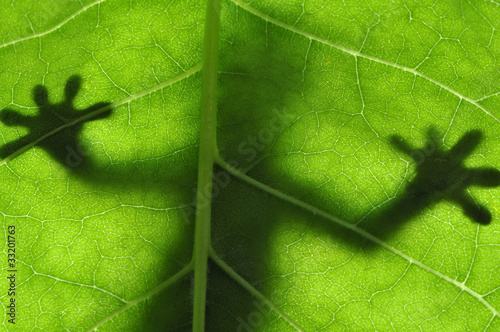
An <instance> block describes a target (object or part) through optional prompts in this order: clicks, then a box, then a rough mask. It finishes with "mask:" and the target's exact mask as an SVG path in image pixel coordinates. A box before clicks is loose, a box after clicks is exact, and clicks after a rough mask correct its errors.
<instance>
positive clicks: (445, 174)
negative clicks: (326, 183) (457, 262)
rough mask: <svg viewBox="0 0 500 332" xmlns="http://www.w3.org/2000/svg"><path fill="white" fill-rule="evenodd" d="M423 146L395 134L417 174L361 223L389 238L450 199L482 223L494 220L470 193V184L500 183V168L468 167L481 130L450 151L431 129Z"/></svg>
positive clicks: (396, 143)
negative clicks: (467, 163) (398, 193)
mask: <svg viewBox="0 0 500 332" xmlns="http://www.w3.org/2000/svg"><path fill="white" fill-rule="evenodd" d="M427 136H428V138H427V141H426V143H425V145H424V147H422V148H413V147H411V146H410V145H409V144H408V143H406V141H405V140H404V139H403V138H402V137H400V136H391V137H390V138H389V140H390V143H391V145H392V147H393V148H394V149H396V150H397V151H398V153H403V154H404V155H405V156H404V157H403V158H408V157H409V158H410V160H409V163H413V164H414V165H415V174H414V175H413V178H412V179H411V180H410V181H409V183H408V184H407V185H406V186H405V188H404V189H403V192H402V193H401V194H400V195H397V196H396V197H395V198H393V199H392V200H390V201H388V202H387V203H386V204H381V206H380V207H379V208H377V209H374V210H373V211H372V212H370V213H369V214H367V215H366V216H364V217H363V218H362V220H361V221H360V222H358V226H360V227H361V228H363V229H365V230H366V231H368V232H369V233H370V234H372V235H375V236H376V237H378V238H379V239H381V240H385V239H386V238H388V237H389V236H391V234H393V233H394V232H395V231H397V230H398V228H399V227H400V226H401V225H402V224H403V223H404V222H405V221H408V220H411V219H413V218H415V217H417V216H418V215H420V214H422V213H423V212H424V211H425V210H427V209H429V208H433V207H434V206H436V205H437V204H438V203H439V202H441V201H447V202H449V203H451V204H453V205H455V206H457V207H458V208H460V209H461V210H462V212H463V214H464V216H465V217H467V218H468V219H469V220H470V221H472V222H475V223H478V224H480V225H488V224H490V223H491V220H492V215H491V213H490V211H489V210H488V209H487V208H486V207H484V206H483V205H481V204H479V203H478V202H477V201H476V200H475V199H474V197H473V196H472V195H471V194H470V192H469V188H470V187H483V188H494V187H498V186H500V171H499V170H497V169H495V168H492V167H478V168H467V167H466V166H465V165H464V161H465V159H466V158H467V157H469V156H470V154H471V153H472V152H473V151H474V150H475V149H476V148H477V146H478V145H479V143H480V142H481V139H482V136H483V135H482V133H481V132H480V131H479V130H471V131H468V132H466V133H465V134H464V135H463V136H462V137H461V138H460V139H459V140H458V142H457V143H456V144H455V145H454V146H452V147H451V148H450V149H449V150H444V149H443V144H442V143H441V144H440V143H439V142H441V140H440V139H439V134H438V132H437V130H436V129H435V128H432V127H431V128H430V129H429V130H428V133H427Z"/></svg>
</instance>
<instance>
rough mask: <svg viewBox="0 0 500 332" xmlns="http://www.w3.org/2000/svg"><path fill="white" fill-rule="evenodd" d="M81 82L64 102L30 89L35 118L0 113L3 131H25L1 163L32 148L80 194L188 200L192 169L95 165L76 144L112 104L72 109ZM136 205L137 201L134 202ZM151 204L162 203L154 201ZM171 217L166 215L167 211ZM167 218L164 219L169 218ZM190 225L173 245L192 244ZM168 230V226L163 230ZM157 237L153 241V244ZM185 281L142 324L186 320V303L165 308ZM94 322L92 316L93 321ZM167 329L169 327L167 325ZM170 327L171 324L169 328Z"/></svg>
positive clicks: (176, 260) (175, 259)
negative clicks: (62, 171) (58, 168)
mask: <svg viewBox="0 0 500 332" xmlns="http://www.w3.org/2000/svg"><path fill="white" fill-rule="evenodd" d="M81 83H82V78H81V77H80V76H78V75H73V76H71V77H70V78H69V79H68V80H67V82H66V84H65V87H64V98H63V101H61V102H59V103H51V102H50V101H49V91H48V89H47V88H46V87H45V86H43V85H36V86H35V87H34V88H33V91H32V95H33V100H34V102H35V104H36V106H37V108H38V112H36V113H34V114H26V113H22V112H19V111H16V110H13V109H10V108H6V109H3V110H1V111H0V121H1V122H2V123H3V124H4V125H5V126H8V127H24V128H26V129H27V133H26V134H25V135H24V136H21V137H19V138H17V139H15V140H12V141H10V142H7V143H6V144H4V145H2V146H0V158H2V159H3V160H5V161H8V160H12V159H14V158H16V157H18V156H19V155H21V154H22V153H24V152H25V151H27V150H28V149H29V148H31V147H33V146H37V147H39V148H41V149H43V150H44V151H45V152H46V153H47V154H48V155H49V156H50V158H51V159H53V161H55V162H56V163H57V164H59V165H61V166H62V167H63V168H64V169H65V170H66V172H67V176H68V179H69V180H70V181H71V183H75V184H76V183H78V185H76V186H77V187H79V188H82V190H83V191H84V192H85V191H91V192H96V191H97V192H105V193H109V194H115V195H117V197H118V196H119V197H120V201H123V204H127V202H128V200H129V197H131V196H135V197H142V199H146V197H147V196H148V195H151V196H152V197H154V198H155V199H157V200H158V199H161V197H164V202H163V204H173V203H171V202H169V199H170V198H169V197H172V196H176V197H178V199H179V201H180V202H185V201H190V199H191V195H190V192H189V190H188V189H191V188H192V187H193V186H194V183H193V184H189V185H188V184H186V183H188V182H189V181H190V179H195V174H196V172H195V171H196V170H195V169H193V168H192V167H184V168H183V169H182V172H181V173H179V172H173V171H172V170H171V169H169V162H168V161H166V160H165V161H164V162H162V161H158V160H152V161H147V160H146V161H138V162H117V163H110V162H109V163H102V162H98V160H97V158H95V157H97V155H96V153H95V152H94V151H92V148H91V144H86V142H85V141H83V140H82V139H81V134H82V132H83V129H84V126H85V124H86V123H87V122H89V121H96V120H103V119H108V118H109V117H110V116H111V115H112V113H113V109H112V106H113V105H112V104H111V103H109V102H99V103H96V104H94V105H91V106H90V107H87V108H85V109H83V110H77V109H76V108H75V107H74V99H75V97H76V96H77V95H78V93H79V91H80V89H81ZM135 200H137V198H136V199H135ZM155 204H161V203H158V202H155ZM168 213H169V214H170V212H168ZM169 218H170V217H169ZM169 218H168V219H169ZM192 221H193V220H184V224H183V225H179V226H177V227H179V228H181V229H182V234H181V235H180V236H179V237H178V238H177V239H176V242H178V243H191V237H190V234H192V232H193V231H192V228H193V222H192ZM165 227H169V226H167V225H166V226H165ZM157 237H160V235H159V234H157V235H155V236H153V238H154V239H156V238H157ZM185 249H186V247H185V246H184V247H183V246H181V245H179V246H177V247H176V249H175V250H173V251H170V252H169V255H168V256H167V257H166V259H167V260H168V263H165V264H163V266H164V268H163V269H162V271H161V273H160V274H159V277H158V278H159V280H163V279H165V280H166V279H168V277H169V276H171V275H173V274H175V273H176V272H177V271H178V269H180V268H182V267H183V266H185V265H187V264H188V263H189V260H190V258H191V254H190V252H189V250H185ZM189 287H190V280H189V278H186V277H185V278H183V281H182V282H180V283H178V284H177V285H175V286H174V287H171V289H170V291H169V292H166V293H165V292H164V294H163V295H161V296H159V297H158V298H156V299H155V301H152V308H156V309H158V311H155V309H152V310H151V312H150V316H149V317H146V316H147V315H146V316H145V317H144V324H146V325H148V324H149V325H150V324H152V321H151V318H152V317H154V320H155V321H168V322H172V321H177V320H178V319H180V318H179V317H181V318H182V319H183V321H184V322H185V321H188V320H189V315H188V316H186V315H185V314H184V313H183V312H182V310H184V311H185V312H189V304H190V303H189V299H188V298H187V299H186V300H185V301H181V302H179V301H177V302H179V303H178V305H177V306H176V307H175V308H174V310H169V307H168V306H165V305H164V304H165V303H172V302H174V301H176V299H177V298H179V294H185V293H186V292H188V291H189ZM98 318H99V317H96V320H98ZM169 324H170V323H169ZM170 325H171V324H170Z"/></svg>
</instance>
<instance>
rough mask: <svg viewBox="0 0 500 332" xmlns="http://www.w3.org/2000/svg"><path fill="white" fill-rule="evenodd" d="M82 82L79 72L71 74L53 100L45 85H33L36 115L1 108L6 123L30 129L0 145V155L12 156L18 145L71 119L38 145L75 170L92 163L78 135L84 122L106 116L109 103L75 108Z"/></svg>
mask: <svg viewBox="0 0 500 332" xmlns="http://www.w3.org/2000/svg"><path fill="white" fill-rule="evenodd" d="M81 82H82V78H81V77H80V76H78V75H74V76H71V77H70V78H69V79H68V81H67V82H66V86H65V88H64V101H62V102H60V103H56V104H51V103H50V102H49V93H48V91H47V88H46V87H45V86H43V85H37V86H35V88H34V89H33V100H34V101H35V103H36V105H37V106H38V113H37V114H35V115H22V114H20V113H18V112H16V111H14V110H11V109H4V110H2V111H1V112H0V120H1V121H2V122H3V123H4V124H5V125H7V126H21V127H25V128H27V129H28V130H29V132H28V134H27V135H25V136H23V137H21V138H19V139H17V140H15V141H12V142H8V143H6V144H5V145H3V146H2V147H1V148H0V157H1V158H2V159H3V158H6V157H8V156H10V155H13V154H14V156H15V155H16V153H17V152H18V151H19V150H20V149H22V148H24V147H25V146H26V145H28V144H32V143H33V142H35V141H36V140H37V139H39V138H40V137H42V136H43V135H47V134H48V133H51V132H53V131H55V130H58V128H62V127H64V126H65V125H68V124H69V123H72V124H71V125H70V126H68V127H66V128H64V129H63V130H60V131H58V132H55V133H54V134H53V135H50V136H48V137H46V138H45V139H43V140H42V141H40V142H39V143H38V144H37V146H39V147H41V148H43V149H44V150H45V151H47V152H48V153H49V154H50V156H52V158H54V159H55V160H56V161H58V162H59V163H60V164H61V165H64V166H65V167H66V168H68V169H72V170H78V169H85V168H90V167H92V161H91V158H90V156H88V153H87V151H85V150H84V149H83V147H82V145H81V144H80V142H79V140H78V136H79V134H80V133H81V131H82V129H83V125H84V124H85V122H88V121H93V120H98V119H105V118H107V117H109V116H110V115H111V113H112V109H110V105H111V104H110V103H107V102H101V103H97V104H95V105H92V106H90V107H88V108H86V109H84V110H76V109H75V108H74V106H73V101H74V99H75V97H76V95H77V94H78V92H79V90H80V88H81ZM99 110H102V112H99ZM78 119H81V120H78ZM75 121H78V122H75ZM73 122H75V123H73Z"/></svg>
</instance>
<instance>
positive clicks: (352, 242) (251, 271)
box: [211, 128, 500, 330]
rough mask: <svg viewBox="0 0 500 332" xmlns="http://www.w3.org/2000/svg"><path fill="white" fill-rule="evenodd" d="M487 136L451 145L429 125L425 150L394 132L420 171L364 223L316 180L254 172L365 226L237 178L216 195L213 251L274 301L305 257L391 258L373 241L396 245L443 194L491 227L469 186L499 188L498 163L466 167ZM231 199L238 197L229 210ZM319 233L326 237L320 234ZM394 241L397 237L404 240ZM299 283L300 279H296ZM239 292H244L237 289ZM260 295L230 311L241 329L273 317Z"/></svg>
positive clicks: (472, 135) (475, 134)
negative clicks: (304, 206)
mask: <svg viewBox="0 0 500 332" xmlns="http://www.w3.org/2000/svg"><path fill="white" fill-rule="evenodd" d="M482 136H483V134H482V133H481V132H480V131H478V130H471V131H469V132H466V133H465V134H464V135H463V136H462V137H461V138H460V139H459V140H458V142H457V143H456V144H455V145H453V146H452V147H451V148H450V149H446V148H445V147H444V145H443V144H439V143H438V142H440V140H438V132H437V130H435V129H433V128H430V129H429V130H428V139H427V141H426V142H425V144H424V147H422V148H413V147H411V146H410V145H409V144H408V143H406V142H405V140H404V139H403V138H401V137H399V136H392V137H390V138H389V143H390V145H389V147H391V148H393V149H394V150H395V152H397V153H398V155H400V157H401V158H403V159H408V157H409V159H410V160H409V162H410V163H414V164H415V167H413V169H414V172H413V174H412V175H411V178H409V179H408V183H407V184H406V185H403V186H402V188H403V189H402V190H401V192H400V193H396V194H395V195H394V198H393V199H391V200H389V201H387V202H386V203H385V204H382V205H381V206H380V207H379V208H377V209H374V210H373V211H372V212H370V213H368V214H366V215H365V216H364V218H362V220H361V221H359V219H358V223H357V224H355V221H356V220H350V219H349V217H348V215H349V212H348V211H347V209H345V210H343V209H342V208H339V214H338V215H337V214H336V213H334V212H331V211H328V209H325V208H323V207H327V206H330V207H331V206H332V201H331V200H332V196H328V197H325V196H322V195H320V193H318V192H317V191H315V188H316V186H314V185H313V184H307V183H305V182H300V181H298V179H297V178H293V177H290V176H288V177H287V176H286V175H284V174H282V173H279V171H276V170H274V169H272V168H270V167H266V166H262V167H261V168H259V169H258V170H252V171H251V172H250V173H251V174H249V176H250V177H252V178H257V179H258V180H260V179H259V176H258V175H257V176H256V175H253V174H252V173H253V172H256V174H260V175H261V176H262V175H263V174H265V175H264V176H265V178H266V179H267V180H270V179H271V180H272V179H276V178H280V179H281V180H282V181H283V182H282V183H284V184H286V190H283V188H276V189H278V190H280V191H284V192H286V194H287V195H290V196H292V197H294V198H297V199H299V200H301V201H303V202H305V203H307V204H310V205H313V206H315V207H318V208H319V209H320V210H323V211H325V212H327V214H329V213H333V214H335V215H336V216H338V217H339V218H340V219H343V220H346V222H348V223H350V224H352V225H353V228H356V229H357V230H358V231H353V230H352V229H349V228H347V227H345V226H342V225H340V224H338V223H336V222H333V221H332V220H330V219H329V218H327V217H326V216H325V215H322V214H316V215H314V217H312V214H311V213H310V212H309V211H306V210H304V209H302V208H300V207H298V206H295V205H292V204H289V203H288V202H286V201H283V200H281V199H278V198H276V197H274V196H272V195H270V194H268V193H263V192H262V191H260V190H259V189H257V188H254V187H253V186H252V185H249V184H247V183H245V182H242V181H239V180H237V179H235V178H232V180H231V181H228V182H229V184H228V185H227V187H226V188H225V190H223V191H221V194H220V195H219V196H218V197H216V198H215V200H214V208H213V216H214V218H215V219H217V223H214V225H213V232H212V233H213V235H212V242H213V246H214V250H215V251H216V252H217V253H220V254H221V255H222V258H223V259H224V260H225V261H226V262H228V264H229V265H230V266H231V267H233V268H234V270H235V271H237V272H238V273H239V274H240V275H241V276H242V277H243V278H244V279H245V280H247V281H248V282H250V284H252V285H253V286H254V287H256V288H257V289H258V290H259V291H261V292H263V294H273V297H272V298H271V299H272V301H276V302H277V303H278V304H280V303H282V302H280V301H281V299H282V298H283V297H286V294H279V295H276V292H277V291H276V289H275V287H276V283H280V282H283V283H286V284H287V287H292V288H293V287H299V286H295V284H294V283H293V281H292V280H288V279H287V278H286V276H287V275H288V274H290V273H292V272H296V273H298V274H299V275H300V273H304V274H307V273H309V272H310V271H309V270H307V267H304V266H302V265H301V264H300V262H301V261H303V260H308V259H311V260H312V262H314V263H313V264H316V263H318V262H319V263H318V266H319V269H320V270H319V271H320V272H318V273H325V274H326V272H324V271H323V270H321V267H323V268H324V269H325V271H328V270H329V269H330V268H331V267H332V266H336V267H338V268H339V271H346V273H348V272H349V269H348V268H347V267H345V268H344V265H345V260H349V259H351V258H352V257H354V256H355V255H358V257H364V256H365V255H366V254H367V253H368V252H369V253H370V254H371V255H374V256H376V257H379V258H380V260H381V261H385V256H384V255H385V254H384V252H383V251H381V250H379V249H380V245H379V244H378V243H377V242H374V241H373V239H374V238H376V239H377V240H380V241H383V242H385V241H387V240H389V243H390V245H392V244H393V242H392V241H390V238H391V237H393V236H394V235H395V233H396V232H398V230H402V229H403V227H404V224H405V223H407V222H409V221H411V220H412V219H415V218H417V217H418V216H419V215H421V214H423V213H425V211H427V210H430V209H432V208H434V207H435V206H436V205H437V204H438V203H439V202H441V201H443V200H445V201H448V202H450V203H451V204H454V205H456V206H457V207H459V208H460V209H461V210H462V212H463V214H464V216H465V217H466V218H467V219H469V220H470V222H471V223H477V224H479V225H481V227H484V226H486V225H488V224H489V223H491V222H492V214H491V213H490V211H488V209H487V208H486V207H485V206H482V205H481V204H479V203H476V201H475V200H474V198H473V196H472V195H471V194H470V193H469V191H468V188H470V187H472V186H477V187H484V188H493V187H498V186H500V171H498V170H497V169H495V168H492V167H479V168H468V167H466V166H465V165H464V162H465V160H466V159H467V158H468V157H469V156H470V155H471V154H472V152H473V151H474V150H475V149H476V148H477V147H478V146H479V144H480V142H481V140H482ZM264 182H267V181H264ZM280 182H281V181H280ZM272 187H274V188H275V187H276V186H272ZM335 200H336V202H335V203H338V205H339V206H340V207H342V206H343V205H344V204H346V203H347V202H345V198H343V197H342V196H341V195H338V197H336V198H335ZM228 201H230V202H231V208H229V209H228V204H227V202H228ZM344 214H345V215H344ZM354 225H355V226H354ZM319 234H322V235H324V236H320V237H321V238H320V239H318V235H319ZM364 234H368V236H365V235H364ZM395 240H396V241H397V238H396V239H395ZM329 246H334V247H336V250H337V253H338V254H339V257H327V255H328V252H327V251H326V252H325V248H327V247H329ZM316 260H318V262H317V261H316ZM364 261H365V259H364V258H360V259H359V261H357V262H358V263H360V262H364ZM296 263H297V265H295V264H296ZM328 264H332V265H328ZM302 269H304V270H302ZM361 270H363V271H364V270H366V273H367V274H369V273H371V272H370V271H371V267H370V266H369V264H368V265H366V266H365V269H361ZM212 271H213V273H214V275H215V274H217V278H223V277H224V272H220V271H219V270H218V269H217V268H214V269H213V270H212ZM339 273H343V272H339ZM313 275H314V273H313ZM299 279H300V278H299ZM295 282H297V283H300V281H297V280H295ZM227 284H229V282H228V283H227ZM225 285H226V284H225ZM291 285H293V286H291ZM225 287H227V286H225ZM240 288H241V287H240ZM340 290H342V289H340ZM340 290H339V291H340ZM211 291H212V292H213V293H214V294H218V295H217V296H223V294H224V292H225V289H223V287H217V286H213V287H212V289H211ZM235 291H238V288H236V290H235ZM239 291H240V292H242V294H241V295H239V296H241V298H245V294H244V293H245V292H244V291H242V288H241V289H239ZM270 296H271V295H270ZM252 301H254V302H252ZM255 301H256V300H255V299H253V298H252V297H249V296H248V295H247V297H246V298H245V301H240V302H241V303H254V304H247V305H243V304H238V305H240V306H241V308H240V307H238V306H237V305H235V306H234V307H233V308H231V310H233V311H234V312H235V313H232V314H231V315H232V316H235V317H238V319H237V320H234V325H235V328H236V327H238V328H240V329H241V330H245V329H246V330H251V329H253V328H256V327H257V326H258V325H259V324H264V323H263V322H264V321H265V320H266V319H268V318H265V317H266V316H267V315H270V312H271V310H270V309H269V308H268V307H267V306H266V305H265V303H264V302H261V301H257V302H255ZM261 307H264V308H265V310H262V309H261ZM228 310H229V309H228ZM256 317H257V318H258V319H256ZM269 319H270V318H269Z"/></svg>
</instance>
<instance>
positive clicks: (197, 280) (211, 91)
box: [192, 0, 221, 332]
mask: <svg viewBox="0 0 500 332" xmlns="http://www.w3.org/2000/svg"><path fill="white" fill-rule="evenodd" d="M220 5H221V4H220V0H208V3H207V16H206V23H205V24H206V25H205V36H204V45H203V69H202V70H203V74H202V75H203V76H202V96H201V116H200V121H201V126H200V150H199V160H198V186H197V191H196V193H197V194H196V195H197V197H196V222H195V233H194V249H193V260H192V261H193V266H194V303H193V332H201V331H204V329H205V303H206V290H207V265H208V255H209V251H210V218H211V202H212V171H213V165H214V158H215V154H216V151H217V148H216V146H217V142H216V133H217V132H216V131H217V118H216V115H217V100H216V98H217V96H216V92H217V61H218V50H219V23H220Z"/></svg>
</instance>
